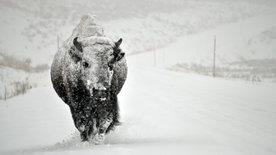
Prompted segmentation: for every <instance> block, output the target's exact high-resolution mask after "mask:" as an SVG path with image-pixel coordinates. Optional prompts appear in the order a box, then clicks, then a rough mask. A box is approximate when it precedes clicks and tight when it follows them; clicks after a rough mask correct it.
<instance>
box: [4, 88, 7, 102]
mask: <svg viewBox="0 0 276 155" xmlns="http://www.w3.org/2000/svg"><path fill="white" fill-rule="evenodd" d="M4 98H5V101H6V100H7V87H6V86H5V92H4Z"/></svg>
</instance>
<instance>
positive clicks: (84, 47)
mask: <svg viewBox="0 0 276 155" xmlns="http://www.w3.org/2000/svg"><path fill="white" fill-rule="evenodd" d="M121 43H122V39H119V40H118V41H117V42H115V43H114V42H112V41H111V40H109V39H107V38H106V37H87V38H84V39H78V37H76V38H74V40H73V46H72V48H71V49H70V51H69V55H70V56H71V58H72V59H73V61H74V63H76V64H77V66H78V68H77V69H78V70H79V73H80V78H81V81H82V82H83V86H85V87H86V89H87V90H89V92H90V95H91V96H93V98H95V99H99V100H105V98H106V95H107V91H109V89H110V87H111V81H112V78H113V73H114V71H113V67H114V64H115V63H116V62H117V61H120V60H121V59H122V58H123V57H124V54H125V53H123V52H121V49H120V44H121Z"/></svg>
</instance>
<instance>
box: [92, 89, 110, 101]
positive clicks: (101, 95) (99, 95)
mask: <svg viewBox="0 0 276 155" xmlns="http://www.w3.org/2000/svg"><path fill="white" fill-rule="evenodd" d="M93 96H94V98H96V99H97V100H105V99H106V98H107V96H108V91H107V90H99V89H95V88H93Z"/></svg>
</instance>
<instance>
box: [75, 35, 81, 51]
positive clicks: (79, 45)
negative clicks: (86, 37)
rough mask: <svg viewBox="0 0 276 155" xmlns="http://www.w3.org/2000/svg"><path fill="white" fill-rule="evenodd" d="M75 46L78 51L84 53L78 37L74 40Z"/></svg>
mask: <svg viewBox="0 0 276 155" xmlns="http://www.w3.org/2000/svg"><path fill="white" fill-rule="evenodd" d="M73 44H74V46H75V47H76V48H77V50H79V51H80V52H82V46H81V43H80V42H78V37H76V38H74V40H73Z"/></svg>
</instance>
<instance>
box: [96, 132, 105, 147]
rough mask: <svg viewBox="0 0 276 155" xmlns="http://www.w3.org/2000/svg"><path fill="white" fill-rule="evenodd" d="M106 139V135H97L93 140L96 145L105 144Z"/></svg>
mask: <svg viewBox="0 0 276 155" xmlns="http://www.w3.org/2000/svg"><path fill="white" fill-rule="evenodd" d="M104 139H105V134H104V133H102V134H96V135H95V137H94V138H93V143H94V144H96V145H100V144H103V142H104Z"/></svg>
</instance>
